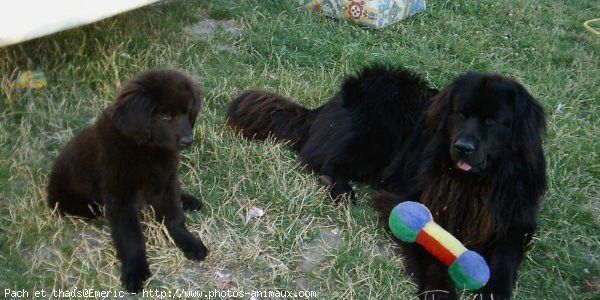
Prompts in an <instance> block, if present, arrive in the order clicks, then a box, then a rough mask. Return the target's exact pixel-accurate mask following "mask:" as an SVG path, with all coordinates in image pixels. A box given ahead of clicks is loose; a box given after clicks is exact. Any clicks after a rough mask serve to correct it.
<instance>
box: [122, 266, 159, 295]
mask: <svg viewBox="0 0 600 300" xmlns="http://www.w3.org/2000/svg"><path fill="white" fill-rule="evenodd" d="M150 275H152V273H150V267H149V266H148V263H147V262H146V261H145V260H143V261H139V262H133V263H132V262H130V263H127V264H126V265H124V266H123V273H122V274H121V282H122V284H123V286H124V287H125V289H126V290H127V291H128V292H130V293H139V292H140V291H142V289H143V287H144V281H146V279H148V278H149V277H150Z"/></svg>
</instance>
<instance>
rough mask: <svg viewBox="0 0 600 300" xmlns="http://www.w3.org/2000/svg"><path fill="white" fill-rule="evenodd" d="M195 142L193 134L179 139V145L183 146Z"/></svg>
mask: <svg viewBox="0 0 600 300" xmlns="http://www.w3.org/2000/svg"><path fill="white" fill-rule="evenodd" d="M192 142H193V139H192V137H191V136H184V137H181V138H180V139H179V145H180V146H181V147H183V148H186V147H189V146H190V145H191V144H192Z"/></svg>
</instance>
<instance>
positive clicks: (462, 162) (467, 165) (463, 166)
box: [458, 160, 471, 172]
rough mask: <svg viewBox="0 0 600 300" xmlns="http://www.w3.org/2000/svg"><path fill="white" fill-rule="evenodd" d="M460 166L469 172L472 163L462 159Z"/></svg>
mask: <svg viewBox="0 0 600 300" xmlns="http://www.w3.org/2000/svg"><path fill="white" fill-rule="evenodd" d="M458 168H459V169H461V170H463V171H465V172H468V171H469V170H471V165H469V164H468V163H466V162H464V161H462V160H461V161H459V162H458Z"/></svg>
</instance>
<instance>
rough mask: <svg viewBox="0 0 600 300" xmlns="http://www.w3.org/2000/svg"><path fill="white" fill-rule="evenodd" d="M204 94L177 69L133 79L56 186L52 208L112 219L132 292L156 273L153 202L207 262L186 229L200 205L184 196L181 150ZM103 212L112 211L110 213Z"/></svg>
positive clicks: (66, 157) (63, 159)
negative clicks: (146, 227)
mask: <svg viewBox="0 0 600 300" xmlns="http://www.w3.org/2000/svg"><path fill="white" fill-rule="evenodd" d="M200 102H201V92H200V89H199V88H198V86H197V85H196V84H195V83H194V81H193V80H192V79H191V78H190V77H188V76H187V75H185V74H184V73H182V72H180V71H177V70H173V69H158V70H151V71H147V72H145V73H142V74H141V75H139V76H137V77H135V78H133V79H131V80H130V81H128V82H127V83H126V84H125V85H124V86H123V88H122V89H121V91H120V93H119V95H118V97H117V99H116V100H115V101H114V103H113V104H112V105H110V106H109V107H108V108H107V109H106V110H105V111H104V113H103V114H102V115H101V116H100V117H99V118H98V120H97V121H96V123H95V124H94V125H92V126H91V127H89V128H87V129H85V130H84V131H83V132H81V133H80V134H79V135H78V136H76V137H75V138H74V139H73V140H71V141H70V142H69V143H68V144H67V145H66V146H65V148H64V149H63V151H62V152H61V154H60V156H59V157H58V159H57V160H56V162H55V164H54V168H53V169H52V173H51V175H50V180H49V183H48V204H49V206H50V208H52V209H55V208H56V209H57V211H58V212H59V213H60V214H69V215H74V216H80V217H84V218H94V217H96V216H100V215H101V213H102V211H104V213H105V214H106V218H107V219H108V222H109V225H110V229H111V235H112V238H113V243H114V245H115V247H116V250H117V256H118V257H119V259H120V261H121V265H122V274H121V280H122V283H123V285H124V286H125V288H126V289H127V290H128V291H130V292H138V291H140V290H141V289H142V286H143V283H144V281H145V280H146V279H147V278H148V277H149V276H150V270H149V267H148V262H147V260H146V250H145V244H144V236H143V233H142V228H141V226H140V220H139V211H140V207H141V205H142V203H143V200H145V201H147V202H149V203H150V205H151V206H152V208H153V209H154V214H155V217H156V219H157V220H158V221H159V222H163V221H164V224H165V226H166V228H167V230H168V232H169V235H170V236H171V237H172V238H173V240H174V241H175V244H176V245H177V247H179V248H180V249H181V250H182V251H183V253H184V254H185V256H186V257H187V258H189V259H193V260H202V259H204V258H205V257H206V255H207V253H208V251H207V249H206V247H205V246H204V244H203V243H202V241H201V240H200V239H198V238H196V237H195V236H194V235H192V234H191V233H190V232H189V231H188V229H187V228H186V227H185V218H184V215H183V209H198V208H200V207H201V206H202V203H201V202H200V200H198V199H196V198H194V197H193V196H191V195H189V194H185V193H182V191H181V188H180V185H179V180H178V174H177V173H178V168H179V151H180V150H182V149H184V148H187V147H188V146H190V145H191V144H192V130H193V127H194V123H195V121H196V117H197V115H198V112H199V109H200ZM101 208H104V210H102V209H101Z"/></svg>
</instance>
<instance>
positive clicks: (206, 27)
mask: <svg viewBox="0 0 600 300" xmlns="http://www.w3.org/2000/svg"><path fill="white" fill-rule="evenodd" d="M219 29H221V30H223V31H225V32H228V33H231V34H234V35H239V34H241V33H242V31H243V29H244V25H243V24H242V23H241V22H238V21H235V20H227V21H225V20H215V19H210V18H209V19H204V20H202V21H200V22H198V23H196V24H193V25H189V26H186V27H185V28H184V29H183V30H184V31H185V32H186V33H188V34H191V35H193V36H198V37H201V36H206V35H209V34H212V33H213V32H215V31H217V30H219Z"/></svg>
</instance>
